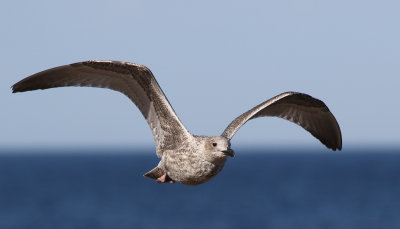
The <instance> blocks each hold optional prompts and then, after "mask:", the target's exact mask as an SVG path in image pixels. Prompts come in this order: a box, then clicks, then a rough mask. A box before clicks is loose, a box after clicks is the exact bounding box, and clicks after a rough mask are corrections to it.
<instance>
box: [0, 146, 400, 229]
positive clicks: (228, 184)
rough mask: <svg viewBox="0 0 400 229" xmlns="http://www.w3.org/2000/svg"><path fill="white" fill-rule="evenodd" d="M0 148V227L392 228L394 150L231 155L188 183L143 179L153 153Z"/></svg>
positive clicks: (395, 221) (399, 186) (398, 166)
mask: <svg viewBox="0 0 400 229" xmlns="http://www.w3.org/2000/svg"><path fill="white" fill-rule="evenodd" d="M103 151H104V150H103V149H99V150H98V152H96V150H93V149H92V150H89V151H88V150H86V149H65V150H60V149H56V150H54V152H52V150H49V149H47V150H46V152H42V151H40V150H36V151H35V152H31V151H30V150H28V149H25V150H9V151H7V150H2V152H1V153H0V228H1V229H14V228H17V229H25V228H26V229H31V228H37V229H58V228H60V229H67V228H68V229H71V228H74V229H103V228H104V229H106V228H107V229H111V228H112V229H128V228H129V229H132V228H157V229H158V228H178V229H179V228H189V229H197V228H207V229H214V228H215V229H217V228H218V229H225V228H226V229H228V228H229V229H231V228H271V229H273V228H279V229H302V228H304V229H316V228H323V229H333V228H335V229H358V228H359V229H369V228H371V229H386V228H393V229H396V228H400V148H392V149H379V147H376V148H373V149H367V148H365V149H357V148H354V149H349V150H343V151H341V152H333V151H331V152H330V151H327V150H315V149H312V150H307V149H301V150H296V149H291V150H274V151H273V152H271V151H269V152H264V151H263V150H262V149H243V150H240V151H238V150H236V157H234V158H229V159H228V161H227V163H226V165H225V168H224V169H223V170H222V172H221V173H220V174H219V175H218V176H216V177H215V178H214V179H212V180H211V181H209V182H207V183H205V184H202V185H198V186H185V185H182V184H177V183H176V184H158V183H156V182H155V181H154V180H151V179H148V178H145V177H143V174H144V173H145V172H147V171H149V170H150V169H152V168H153V167H155V166H156V165H157V163H158V158H157V157H156V156H155V153H154V150H147V149H143V150H127V149H121V150H114V151H113V152H108V153H106V152H103Z"/></svg>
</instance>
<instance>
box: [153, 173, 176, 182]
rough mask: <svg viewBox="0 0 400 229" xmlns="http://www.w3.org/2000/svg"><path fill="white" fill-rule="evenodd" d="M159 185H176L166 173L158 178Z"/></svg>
mask: <svg viewBox="0 0 400 229" xmlns="http://www.w3.org/2000/svg"><path fill="white" fill-rule="evenodd" d="M157 183H170V184H173V183H175V181H174V180H172V179H171V178H170V177H169V176H168V175H167V174H166V173H164V174H163V175H162V176H160V177H159V178H157Z"/></svg>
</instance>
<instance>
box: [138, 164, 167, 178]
mask: <svg viewBox="0 0 400 229" xmlns="http://www.w3.org/2000/svg"><path fill="white" fill-rule="evenodd" d="M162 175H164V171H163V170H162V169H160V168H158V167H155V168H154V169H152V170H150V171H149V172H147V173H145V174H144V175H143V176H145V177H148V178H150V179H154V180H156V179H157V178H159V177H161V176H162Z"/></svg>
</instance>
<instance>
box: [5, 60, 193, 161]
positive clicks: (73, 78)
mask: <svg viewBox="0 0 400 229" xmlns="http://www.w3.org/2000/svg"><path fill="white" fill-rule="evenodd" d="M67 86H81V87H100V88H109V89H112V90H115V91H119V92H121V93H123V94H125V95H126V96H128V97H129V98H130V99H131V100H132V101H133V102H134V103H135V104H136V106H137V107H138V108H139V110H140V111H141V112H142V114H143V116H144V117H145V119H146V120H147V123H148V124H149V126H150V128H151V131H152V132H153V136H154V140H155V142H156V149H157V156H159V157H161V156H162V152H163V151H164V150H168V149H174V147H175V145H176V142H182V141H185V140H187V139H188V138H191V137H192V135H191V134H190V133H189V132H188V131H187V130H186V128H185V127H184V125H183V124H182V122H181V121H180V120H179V118H178V117H177V115H176V114H175V111H174V110H173V108H172V107H171V105H170V103H169V102H168V100H167V98H166V97H165V95H164V93H163V92H162V90H161V88H160V86H159V85H158V83H157V81H156V79H155V78H154V76H153V74H152V73H151V71H150V70H149V69H148V68H147V67H145V66H143V65H138V64H133V63H127V62H120V61H100V60H96V61H86V62H80V63H75V64H70V65H64V66H60V67H56V68H52V69H48V70H45V71H42V72H39V73H36V74H34V75H32V76H29V77H27V78H25V79H23V80H21V81H19V82H18V83H16V84H14V85H13V86H12V89H13V93H15V92H24V91H31V90H37V89H47V88H54V87H67Z"/></svg>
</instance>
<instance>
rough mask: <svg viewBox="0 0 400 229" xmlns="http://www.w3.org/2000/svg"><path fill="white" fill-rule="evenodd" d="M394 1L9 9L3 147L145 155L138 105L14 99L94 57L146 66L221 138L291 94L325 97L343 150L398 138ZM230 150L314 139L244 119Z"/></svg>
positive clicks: (195, 129) (399, 51)
mask: <svg viewBox="0 0 400 229" xmlns="http://www.w3.org/2000/svg"><path fill="white" fill-rule="evenodd" d="M399 10H400V2H399V1H386V0H382V1H366V0H362V1H361V0H360V1H351V0H350V1H349V0H345V1H344V0H336V1H321V0H318V1H317V0H306V1H301V0H291V1H288V0H281V1H232V0H229V1H206V0H203V1H187V0H186V1H174V0H172V1H171V0H170V1H134V0H129V1H122V0H113V1H102V0H96V1H81V0H79V1H76V0H68V1H50V0H36V1H3V2H2V3H0V28H1V36H0V50H1V52H0V63H1V69H0V72H1V77H0V107H1V112H0V123H1V128H0V146H19V147H23V146H28V147H29V146H41V145H42V146H43V145H45V146H65V145H69V146H82V145H86V146H95V145H100V146H116V145H117V146H129V147H136V146H139V145H140V146H149V147H151V146H152V145H153V137H152V135H151V132H150V129H149V128H148V126H147V123H146V122H145V121H144V118H143V117H142V115H141V113H140V112H139V110H138V109H137V108H136V107H135V106H134V105H133V103H131V101H130V100H129V99H128V98H126V97H125V96H123V95H122V94H120V93H117V92H114V91H111V90H105V89H94V88H61V89H50V90H45V91H34V92H28V93H19V94H11V89H10V86H11V85H12V84H14V83H15V82H17V81H19V80H21V79H22V78H24V77H26V76H29V75H31V74H33V73H36V72H38V71H42V70H45V69H47V68H51V67H55V66H59V65H64V64H69V63H74V62H79V61H84V60H90V59H104V60H123V61H129V62H134V63H139V64H143V65H146V66H148V67H149V68H150V69H151V70H152V72H153V74H154V75H155V76H156V79H157V80H158V82H159V84H160V85H161V87H162V89H163V90H164V92H165V94H166V95H167V97H168V99H169V101H170V102H171V103H172V106H173V107H174V109H175V111H176V112H177V114H178V116H179V117H180V119H181V120H182V121H183V123H184V124H185V125H186V127H187V128H188V129H189V131H191V132H192V133H195V134H202V135H219V134H221V133H222V131H223V130H224V128H225V127H226V126H227V125H228V124H229V122H230V121H232V120H233V119H234V118H235V117H236V116H238V115H240V114H241V113H243V112H244V111H246V110H248V109H250V108H252V107H253V106H255V105H257V104H259V103H261V102H263V101H265V100H267V99H269V98H270V97H273V96H275V95H277V94H279V93H281V92H284V91H300V92H305V93H308V94H310V95H312V96H314V97H316V98H319V99H321V100H323V101H324V102H325V103H326V104H327V105H328V107H329V108H330V109H331V111H332V112H333V114H334V115H335V116H336V118H337V120H338V122H339V124H340V126H341V129H342V134H343V147H344V148H345V147H346V146H352V145H359V144H367V145H372V144H398V143H399V140H400V135H399V129H400V122H399V121H398V119H399V117H400V108H399V105H400V102H399V98H400V95H399V93H398V91H399V87H400V29H399V28H400V25H399V23H400V14H399ZM232 144H233V146H240V145H248V144H257V145H262V146H269V145H282V146H296V145H309V146H313V147H320V148H321V149H322V148H323V146H322V145H320V143H319V141H317V140H315V139H314V138H313V137H312V136H311V135H310V134H308V133H307V132H306V131H304V130H303V129H301V128H300V127H298V126H296V125H294V124H292V123H290V122H287V121H285V120H280V119H277V118H263V119H256V120H252V121H250V122H248V123H247V124H246V125H245V126H243V127H242V128H241V129H240V131H239V132H238V133H237V134H236V135H235V137H234V138H233V141H232Z"/></svg>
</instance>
